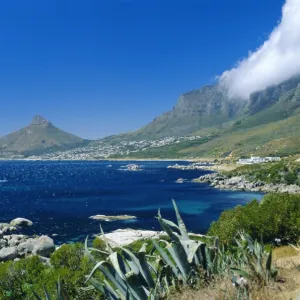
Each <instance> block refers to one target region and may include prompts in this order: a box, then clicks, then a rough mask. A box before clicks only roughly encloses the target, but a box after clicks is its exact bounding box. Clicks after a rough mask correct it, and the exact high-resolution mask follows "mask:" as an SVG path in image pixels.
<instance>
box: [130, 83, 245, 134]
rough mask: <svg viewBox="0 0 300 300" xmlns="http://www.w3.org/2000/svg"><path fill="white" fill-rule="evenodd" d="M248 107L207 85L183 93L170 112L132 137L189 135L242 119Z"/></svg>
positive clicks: (220, 90) (216, 87) (216, 88)
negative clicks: (240, 117) (238, 118)
mask: <svg viewBox="0 0 300 300" xmlns="http://www.w3.org/2000/svg"><path fill="white" fill-rule="evenodd" d="M246 104H247V103H246V102H245V101H242V100H239V99H229V98H228V97H227V94H226V92H225V91H224V90H222V89H221V88H220V87H219V86H218V85H210V86H204V87H203V88H200V89H195V90H192V91H190V92H187V93H184V94H182V95H181V96H180V97H179V99H178V101H177V103H176V105H175V106H174V108H173V109H172V110H171V111H169V112H166V113H164V114H162V115H160V116H159V117H157V118H155V119H154V120H153V121H152V122H151V123H150V124H148V125H146V126H145V127H143V128H141V129H140V130H138V131H137V132H135V133H133V134H132V135H133V136H136V137H139V138H161V137H167V136H183V135H188V134H191V133H193V132H195V131H197V130H200V129H202V128H207V127H212V126H218V125H221V124H223V123H225V122H228V121H230V120H233V119H235V118H237V117H238V116H241V115H242V113H243V111H244V108H245V106H246Z"/></svg>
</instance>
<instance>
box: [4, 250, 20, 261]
mask: <svg viewBox="0 0 300 300" xmlns="http://www.w3.org/2000/svg"><path fill="white" fill-rule="evenodd" d="M17 256H18V251H17V248H16V247H7V248H2V249H1V250H0V261H7V260H13V259H15V258H16V257H17Z"/></svg>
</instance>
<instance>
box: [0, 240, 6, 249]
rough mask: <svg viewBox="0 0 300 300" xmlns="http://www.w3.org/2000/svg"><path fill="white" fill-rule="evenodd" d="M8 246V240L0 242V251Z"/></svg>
mask: <svg viewBox="0 0 300 300" xmlns="http://www.w3.org/2000/svg"><path fill="white" fill-rule="evenodd" d="M6 246H7V241H6V240H4V239H3V240H0V249H2V248H4V247H6Z"/></svg>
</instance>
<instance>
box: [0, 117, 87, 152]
mask: <svg viewBox="0 0 300 300" xmlns="http://www.w3.org/2000/svg"><path fill="white" fill-rule="evenodd" d="M85 143H86V140H84V139H82V138H80V137H77V136H75V135H73V134H70V133H67V132H65V131H63V130H61V129H59V128H57V127H55V126H54V125H53V124H52V123H51V122H50V121H48V120H47V119H45V118H44V117H42V116H40V115H36V116H34V118H33V119H32V121H31V123H30V124H29V125H27V126H25V127H24V128H21V129H19V130H17V131H14V132H12V133H10V134H8V135H5V136H2V137H0V152H12V153H19V154H27V155H28V154H32V153H38V152H43V151H48V150H50V149H58V148H60V149H64V148H65V149H68V148H70V147H77V146H80V145H83V144H85Z"/></svg>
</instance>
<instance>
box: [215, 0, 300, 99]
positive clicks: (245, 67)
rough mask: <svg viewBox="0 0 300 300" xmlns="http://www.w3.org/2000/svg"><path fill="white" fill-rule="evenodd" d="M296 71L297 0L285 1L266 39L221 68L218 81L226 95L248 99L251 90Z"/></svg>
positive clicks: (299, 48) (299, 39) (299, 51)
mask: <svg viewBox="0 0 300 300" xmlns="http://www.w3.org/2000/svg"><path fill="white" fill-rule="evenodd" d="M297 74H300V0H286V3H285V4H284V6H283V8H282V19H281V22H280V23H279V25H278V26H277V27H276V28H274V30H273V32H272V33H271V34H270V36H269V38H268V40H267V41H265V42H264V43H263V45H261V46H260V47H259V48H258V49H257V50H256V51H255V52H253V53H250V54H249V56H248V58H246V59H244V60H242V61H241V62H239V63H238V65H237V66H236V67H235V68H233V69H231V70H227V71H225V72H224V73H223V74H222V75H221V76H220V77H219V81H220V83H221V84H222V85H223V86H224V87H225V88H226V89H227V90H228V95H229V96H230V97H242V98H248V97H249V95H250V94H251V93H253V92H255V91H258V90H262V89H264V88H266V87H268V86H270V85H273V84H279V83H281V82H283V81H284V80H287V79H289V78H291V77H292V76H294V75H297Z"/></svg>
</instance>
